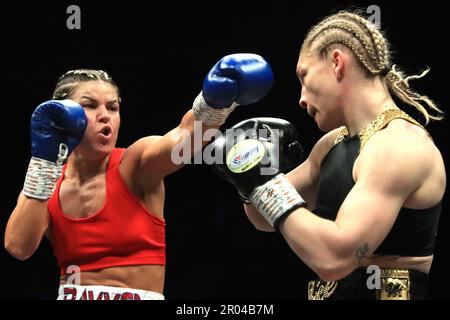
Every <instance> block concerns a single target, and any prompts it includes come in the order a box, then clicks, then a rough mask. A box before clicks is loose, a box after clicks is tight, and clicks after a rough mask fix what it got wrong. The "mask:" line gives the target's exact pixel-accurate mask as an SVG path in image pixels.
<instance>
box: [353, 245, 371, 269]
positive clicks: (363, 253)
mask: <svg viewBox="0 0 450 320" xmlns="http://www.w3.org/2000/svg"><path fill="white" fill-rule="evenodd" d="M367 252H369V246H368V245H367V242H366V243H364V244H363V245H362V246H361V247H359V248H358V249H357V250H356V259H358V264H359V265H361V263H362V260H363V259H364V258H366V257H367Z"/></svg>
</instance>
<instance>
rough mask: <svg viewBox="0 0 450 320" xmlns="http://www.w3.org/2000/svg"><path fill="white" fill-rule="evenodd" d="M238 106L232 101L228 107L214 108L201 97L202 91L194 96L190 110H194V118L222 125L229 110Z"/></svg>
mask: <svg viewBox="0 0 450 320" xmlns="http://www.w3.org/2000/svg"><path fill="white" fill-rule="evenodd" d="M237 106H238V104H237V103H235V102H233V103H232V104H231V106H230V107H228V108H222V109H215V108H212V107H210V106H208V104H207V103H206V101H205V99H204V98H203V95H202V93H201V92H200V94H199V95H198V96H197V97H196V98H195V100H194V104H193V106H192V111H193V112H194V117H195V119H197V120H199V121H202V122H203V123H204V124H206V125H219V126H220V125H222V124H224V123H225V120H226V119H227V118H228V116H229V115H230V113H231V112H233V110H234V109H235V108H236V107H237Z"/></svg>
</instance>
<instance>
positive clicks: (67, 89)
mask: <svg viewBox="0 0 450 320" xmlns="http://www.w3.org/2000/svg"><path fill="white" fill-rule="evenodd" d="M92 80H101V81H104V82H107V83H109V84H111V85H112V86H113V87H114V88H115V89H116V90H117V95H118V96H119V102H120V92H119V87H118V86H117V84H116V83H115V82H114V80H113V79H112V78H111V76H110V75H109V74H108V73H106V72H105V71H103V70H92V69H77V70H70V71H67V72H66V73H64V74H63V75H62V76H61V77H59V79H58V82H57V83H56V87H55V90H54V91H53V99H57V100H60V99H68V98H69V97H70V96H71V95H72V93H73V92H74V91H75V89H76V87H77V85H78V84H79V83H80V82H86V81H92Z"/></svg>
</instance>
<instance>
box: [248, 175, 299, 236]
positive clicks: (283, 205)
mask: <svg viewBox="0 0 450 320" xmlns="http://www.w3.org/2000/svg"><path fill="white" fill-rule="evenodd" d="M250 201H251V202H252V204H253V205H254V206H255V208H256V210H258V212H259V213H260V214H261V215H262V216H263V217H264V218H265V219H266V220H267V222H269V224H270V225H271V226H272V227H275V228H276V229H277V227H278V224H277V222H279V219H280V218H281V217H282V216H283V215H284V214H286V213H290V212H291V211H292V210H293V209H295V208H297V207H300V206H304V205H306V202H305V200H303V198H302V197H301V196H300V194H299V193H298V192H297V190H295V188H294V186H293V185H292V184H291V183H290V182H289V180H288V179H287V178H286V176H285V175H284V174H279V175H277V176H275V177H274V178H273V179H271V180H269V181H268V182H266V183H265V184H263V185H262V186H259V187H256V188H255V189H254V190H253V192H252V193H251V194H250Z"/></svg>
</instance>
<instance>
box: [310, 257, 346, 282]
mask: <svg viewBox="0 0 450 320" xmlns="http://www.w3.org/2000/svg"><path fill="white" fill-rule="evenodd" d="M313 269H314V272H315V273H316V274H317V276H318V277H319V278H320V279H322V280H323V281H337V280H340V279H342V278H344V277H346V276H348V275H349V274H350V273H352V271H353V270H354V266H353V264H351V263H349V262H348V261H345V260H336V261H329V262H325V263H323V264H321V265H319V266H316V267H315V268H313Z"/></svg>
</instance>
